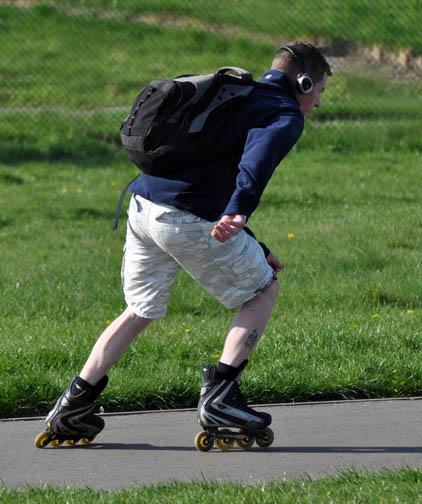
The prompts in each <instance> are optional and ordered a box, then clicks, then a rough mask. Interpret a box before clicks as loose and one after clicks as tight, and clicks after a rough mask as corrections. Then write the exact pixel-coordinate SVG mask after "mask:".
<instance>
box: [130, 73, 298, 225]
mask: <svg viewBox="0 0 422 504" xmlns="http://www.w3.org/2000/svg"><path fill="white" fill-rule="evenodd" d="M260 82H263V83H267V84H271V86H269V87H268V88H264V89H263V88H256V89H254V90H253V91H252V93H251V94H250V95H249V97H248V98H247V99H246V101H245V102H244V103H243V104H242V106H241V107H240V108H239V110H238V111H236V113H235V114H234V115H233V116H232V117H231V118H230V119H229V120H228V121H227V123H226V125H225V127H224V128H222V130H221V132H220V133H219V136H218V137H217V142H216V145H214V146H212V147H210V148H212V149H213V151H214V154H215V155H214V156H213V161H212V162H210V163H209V164H207V165H204V166H201V167H199V168H195V169H191V170H188V171H185V172H182V173H178V174H177V175H175V176H174V178H171V179H170V178H161V177H155V176H150V175H146V174H143V175H142V176H141V177H139V178H138V179H136V180H135V181H134V182H133V183H132V184H131V186H130V187H129V190H130V191H131V192H132V193H134V194H138V195H140V196H142V197H143V198H145V199H147V200H150V201H152V202H154V203H158V204H160V203H162V204H167V205H171V206H174V207H176V208H178V209H180V210H187V211H189V212H191V213H193V214H194V215H197V216H199V217H202V218H203V219H206V220H209V221H217V220H219V218H220V217H221V216H223V215H229V214H240V215H245V216H246V218H249V217H250V215H251V214H252V213H253V211H254V210H255V209H256V207H257V206H258V204H259V200H260V198H261V195H262V193H263V191H264V189H265V187H266V185H267V183H268V181H269V180H270V178H271V176H272V174H273V172H274V170H275V168H276V167H277V166H278V165H279V163H280V162H281V160H282V159H283V158H284V157H285V156H286V155H287V154H288V152H289V151H290V149H291V148H292V147H293V146H294V145H295V143H296V142H297V140H298V139H299V137H300V136H301V134H302V132H303V128H304V117H303V114H302V112H301V110H300V108H299V104H298V102H297V100H296V98H295V88H294V85H293V84H292V82H291V80H290V79H289V77H288V76H287V75H285V74H283V73H282V72H280V71H278V70H270V71H269V72H266V73H265V74H264V76H263V77H262V79H261V80H260Z"/></svg>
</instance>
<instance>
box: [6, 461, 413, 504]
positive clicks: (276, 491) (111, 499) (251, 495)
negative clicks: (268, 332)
mask: <svg viewBox="0 0 422 504" xmlns="http://www.w3.org/2000/svg"><path fill="white" fill-rule="evenodd" d="M421 484H422V471H421V470H418V469H402V470H399V471H391V472H380V473H375V474H362V473H358V472H354V471H347V472H344V473H342V474H339V475H337V476H332V477H329V478H324V479H320V480H316V481H311V480H309V479H302V480H299V481H277V482H274V483H268V484H260V485H255V486H252V485H241V484H228V483H213V482H203V483H177V482H173V483H167V484H158V485H151V486H148V487H134V488H131V489H128V490H119V491H113V492H107V491H100V490H90V489H80V490H76V489H73V490H72V489H53V488H51V487H46V488H31V489H24V490H8V489H6V488H4V487H3V488H2V487H0V503H10V502H14V503H18V504H23V503H31V504H38V503H39V504H41V503H45V502H51V501H54V502H55V503H57V504H61V503H63V504H73V503H75V504H76V503H80V502H84V503H86V504H89V503H95V504H97V503H99V504H103V503H104V504H106V503H113V504H114V503H116V504H119V503H128V504H130V503H135V502H136V503H158V502H160V503H161V502H165V503H177V504H187V503H195V504H196V503H198V502H216V503H221V504H224V503H232V502H242V503H250V504H265V503H268V504H273V503H275V502H277V503H280V504H283V503H285V504H291V503H296V502H297V503H301V504H316V503H324V504H325V503H327V502H330V503H333V504H358V503H359V504H364V503H367V504H375V503H376V504H390V503H391V504H393V503H394V504H400V503H403V504H408V503H411V502H412V503H413V502H420V501H421V499H422V490H421Z"/></svg>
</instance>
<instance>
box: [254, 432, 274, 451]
mask: <svg viewBox="0 0 422 504" xmlns="http://www.w3.org/2000/svg"><path fill="white" fill-rule="evenodd" d="M273 441H274V432H273V431H272V430H271V429H270V428H269V427H265V429H264V430H263V432H262V433H261V434H260V435H259V436H257V437H256V444H257V445H258V446H260V447H261V448H268V447H269V446H271V445H272V444H273Z"/></svg>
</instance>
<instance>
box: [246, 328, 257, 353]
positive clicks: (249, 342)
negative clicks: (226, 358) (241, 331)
mask: <svg viewBox="0 0 422 504" xmlns="http://www.w3.org/2000/svg"><path fill="white" fill-rule="evenodd" d="M257 341H258V331H257V330H256V329H254V330H253V331H252V332H251V334H249V336H248V337H247V338H246V341H245V347H246V348H249V350H252V349H253V347H254V346H255V345H256V342H257Z"/></svg>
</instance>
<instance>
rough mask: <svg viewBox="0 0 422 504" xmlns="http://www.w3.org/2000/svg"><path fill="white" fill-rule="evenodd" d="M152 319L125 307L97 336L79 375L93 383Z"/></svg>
mask: <svg viewBox="0 0 422 504" xmlns="http://www.w3.org/2000/svg"><path fill="white" fill-rule="evenodd" d="M152 320H153V319H146V318H141V317H138V316H137V315H135V314H134V313H133V311H132V309H131V308H129V307H128V308H126V310H125V311H124V312H123V313H122V314H121V315H120V316H119V317H117V318H116V319H115V320H114V321H113V322H112V323H111V324H110V325H109V326H108V327H107V328H106V329H105V331H104V332H103V333H102V334H101V336H100V337H99V338H98V340H97V342H96V343H95V345H94V347H93V349H92V351H91V354H90V356H89V357H88V360H87V361H86V363H85V365H84V367H83V368H82V371H81V373H80V377H81V378H83V379H84V380H85V381H87V382H88V383H90V384H91V385H95V384H96V383H97V382H98V381H99V380H100V379H101V378H102V377H103V376H104V375H105V374H107V372H108V371H109V370H110V368H111V367H112V366H113V364H114V363H115V362H116V361H117V360H118V358H119V357H120V356H121V354H122V353H123V352H124V351H125V350H126V348H127V347H128V346H129V345H130V343H132V341H133V340H134V339H135V338H136V336H138V334H139V333H140V332H141V331H143V330H144V329H145V328H146V327H148V326H149V324H150V323H151V322H152Z"/></svg>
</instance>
